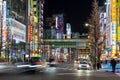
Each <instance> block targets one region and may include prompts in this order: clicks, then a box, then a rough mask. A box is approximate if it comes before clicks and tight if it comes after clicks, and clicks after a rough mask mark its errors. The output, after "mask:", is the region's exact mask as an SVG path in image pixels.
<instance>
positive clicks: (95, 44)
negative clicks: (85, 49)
mask: <svg viewBox="0 0 120 80" xmlns="http://www.w3.org/2000/svg"><path fill="white" fill-rule="evenodd" d="M85 26H90V27H93V28H94V34H93V37H94V43H93V44H94V57H93V58H94V59H93V60H94V64H93V69H95V70H96V69H97V49H98V45H97V37H96V26H93V25H91V24H88V23H86V24H85Z"/></svg>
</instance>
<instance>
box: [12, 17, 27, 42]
mask: <svg viewBox="0 0 120 80" xmlns="http://www.w3.org/2000/svg"><path fill="white" fill-rule="evenodd" d="M11 32H12V35H13V39H15V40H18V41H21V42H26V26H25V25H24V24H22V23H20V22H18V21H17V20H14V19H11Z"/></svg>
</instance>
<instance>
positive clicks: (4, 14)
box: [2, 1, 7, 42]
mask: <svg viewBox="0 0 120 80" xmlns="http://www.w3.org/2000/svg"><path fill="white" fill-rule="evenodd" d="M2 12H3V13H2V16H3V21H2V26H3V27H2V32H3V33H2V40H3V42H6V39H7V31H6V29H7V27H6V1H3V10H2Z"/></svg>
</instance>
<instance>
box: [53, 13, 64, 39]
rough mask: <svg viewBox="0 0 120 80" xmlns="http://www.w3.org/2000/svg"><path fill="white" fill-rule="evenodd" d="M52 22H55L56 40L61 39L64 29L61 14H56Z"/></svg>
mask: <svg viewBox="0 0 120 80" xmlns="http://www.w3.org/2000/svg"><path fill="white" fill-rule="evenodd" d="M53 18H54V20H55V21H56V26H55V27H56V32H57V39H62V36H63V32H64V31H63V28H64V18H63V14H56V15H53Z"/></svg>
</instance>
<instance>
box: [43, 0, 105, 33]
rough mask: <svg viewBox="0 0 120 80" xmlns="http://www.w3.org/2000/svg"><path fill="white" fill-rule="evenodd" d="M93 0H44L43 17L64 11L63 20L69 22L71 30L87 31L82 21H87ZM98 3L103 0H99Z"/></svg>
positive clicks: (101, 2)
mask: <svg viewBox="0 0 120 80" xmlns="http://www.w3.org/2000/svg"><path fill="white" fill-rule="evenodd" d="M92 1H93V0H45V4H44V18H46V17H51V16H52V14H58V13H64V14H65V21H66V22H69V23H70V24H71V28H72V32H80V33H87V29H86V28H85V26H84V23H85V22H86V21H87V19H88V17H89V15H90V12H91V9H92V7H91V4H92ZM99 1H100V5H102V4H103V1H104V0H99Z"/></svg>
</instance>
